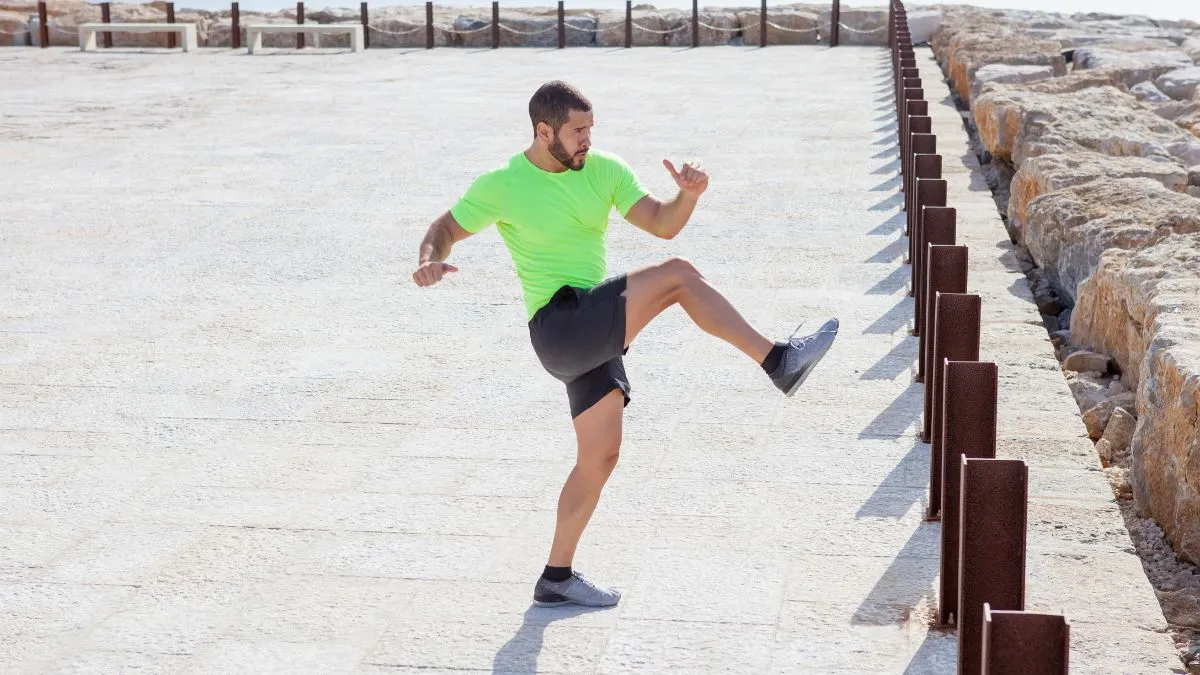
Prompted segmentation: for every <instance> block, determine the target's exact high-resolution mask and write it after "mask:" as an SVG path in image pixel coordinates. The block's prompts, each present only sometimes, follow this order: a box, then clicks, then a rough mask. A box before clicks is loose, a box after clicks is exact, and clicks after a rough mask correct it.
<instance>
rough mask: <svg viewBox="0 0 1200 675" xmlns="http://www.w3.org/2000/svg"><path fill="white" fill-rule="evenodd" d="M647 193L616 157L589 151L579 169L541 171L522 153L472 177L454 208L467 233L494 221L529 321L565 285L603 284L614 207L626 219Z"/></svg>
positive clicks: (453, 211) (593, 149)
mask: <svg viewBox="0 0 1200 675" xmlns="http://www.w3.org/2000/svg"><path fill="white" fill-rule="evenodd" d="M645 195H646V190H645V189H644V188H643V187H642V185H641V183H639V182H638V178H637V176H636V175H635V174H634V172H633V169H631V168H630V167H629V165H628V164H626V163H625V161H624V160H622V159H621V158H620V157H618V156H617V155H615V154H613V153H609V152H604V151H602V150H597V149H595V148H591V149H589V150H588V154H587V160H586V161H585V162H584V165H583V169H581V170H579V171H563V172H561V173H554V172H551V171H545V170H543V169H539V168H538V167H537V166H535V165H534V164H533V163H532V162H530V161H529V158H528V157H526V156H525V153H524V152H518V153H517V154H515V155H513V156H512V158H511V159H510V160H509V161H508V164H506V165H504V166H501V167H497V168H495V169H492V170H490V171H487V172H485V173H484V174H482V175H480V176H479V177H478V178H476V179H475V180H474V181H473V182H472V183H471V185H470V186H469V187H468V188H467V190H466V192H465V193H464V194H463V195H462V197H461V198H460V199H459V200H458V202H457V203H456V204H455V205H454V206H453V207H451V209H450V215H452V216H454V220H456V221H458V224H459V225H461V226H462V228H463V229H464V230H466V231H468V232H479V231H480V230H482V229H484V228H485V227H487V226H489V225H491V224H493V223H495V224H496V227H497V229H498V230H499V231H500V236H501V238H503V239H504V243H505V245H506V246H508V250H509V253H511V254H512V258H513V263H514V264H515V265H516V268H517V278H518V279H520V280H521V288H522V290H523V291H524V296H525V310H526V313H527V317H526V318H527V319H531V318H533V315H534V313H536V312H537V310H538V309H540V308H541V307H542V306H543V305H545V304H546V302H547V301H549V300H550V298H551V297H552V296H553V295H554V293H555V292H556V291H557V290H558V289H559V288H562V287H563V286H564V285H570V286H577V287H580V288H591V287H592V286H595V285H596V284H598V283H600V282H601V281H603V280H604V276H605V273H606V269H607V260H606V256H605V249H604V238H605V234H606V233H607V231H608V216H609V213H610V212H611V211H612V208H613V207H614V206H615V207H616V208H617V211H618V212H619V213H620V214H621V216H625V214H626V213H628V212H629V209H630V207H632V206H633V205H634V204H635V203H636V202H637V201H638V200H639V199H641V198H642V197H643V196H645Z"/></svg>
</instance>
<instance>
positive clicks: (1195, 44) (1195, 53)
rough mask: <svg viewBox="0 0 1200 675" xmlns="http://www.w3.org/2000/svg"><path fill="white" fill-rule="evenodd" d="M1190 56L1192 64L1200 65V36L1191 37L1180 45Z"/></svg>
mask: <svg viewBox="0 0 1200 675" xmlns="http://www.w3.org/2000/svg"><path fill="white" fill-rule="evenodd" d="M1179 48H1180V49H1182V50H1183V51H1184V52H1185V53H1186V54H1187V55H1188V56H1190V57H1192V62H1194V63H1196V64H1200V36H1197V37H1190V38H1188V39H1186V40H1184V41H1183V44H1181V45H1179Z"/></svg>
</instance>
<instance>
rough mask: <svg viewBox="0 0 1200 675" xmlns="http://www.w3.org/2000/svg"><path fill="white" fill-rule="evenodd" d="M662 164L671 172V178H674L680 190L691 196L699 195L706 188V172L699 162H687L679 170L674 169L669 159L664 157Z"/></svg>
mask: <svg viewBox="0 0 1200 675" xmlns="http://www.w3.org/2000/svg"><path fill="white" fill-rule="evenodd" d="M663 166H665V167H667V171H670V172H671V178H674V179H675V184H676V185H678V186H679V189H680V190H681V191H683V192H685V193H687V194H689V195H691V196H693V197H699V196H700V195H701V194H702V193H703V192H704V191H705V190H707V189H708V174H707V173H705V172H704V169H702V168H701V167H700V164H699V163H696V164H694V165H693V164H692V163H691V162H687V163H685V164H684V165H683V169H682V170H681V171H676V170H675V165H674V164H672V163H671V160H669V159H664V160H663Z"/></svg>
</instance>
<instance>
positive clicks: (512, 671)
mask: <svg viewBox="0 0 1200 675" xmlns="http://www.w3.org/2000/svg"><path fill="white" fill-rule="evenodd" d="M609 609H615V607H583V606H580V605H568V606H566V607H536V606H533V605H530V607H529V609H527V610H525V621H524V623H522V624H521V627H520V628H519V629H518V630H517V633H516V635H513V636H512V639H510V640H509V641H508V642H506V643H504V646H503V647H501V648H500V651H498V652H496V658H495V659H494V660H493V661H492V673H493V675H533V674H534V673H536V672H538V667H537V664H538V656H540V655H541V653H542V638H543V635H544V633H545V632H546V626H548V625H550V624H551V623H553V622H555V621H559V620H562V619H569V618H571V617H576V616H580V615H581V614H589V613H591V612H602V611H605V610H609Z"/></svg>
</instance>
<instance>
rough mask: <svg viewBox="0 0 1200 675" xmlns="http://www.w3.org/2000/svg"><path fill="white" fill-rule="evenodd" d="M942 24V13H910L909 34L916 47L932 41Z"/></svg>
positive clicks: (914, 11)
mask: <svg viewBox="0 0 1200 675" xmlns="http://www.w3.org/2000/svg"><path fill="white" fill-rule="evenodd" d="M941 24H942V13H941V12H939V11H937V10H913V11H911V12H909V13H908V32H909V34H910V35H911V36H912V43H913V44H914V45H921V44H926V43H928V42H929V41H930V40H932V39H933V36H934V34H935V33H937V30H938V26H940V25H941Z"/></svg>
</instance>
